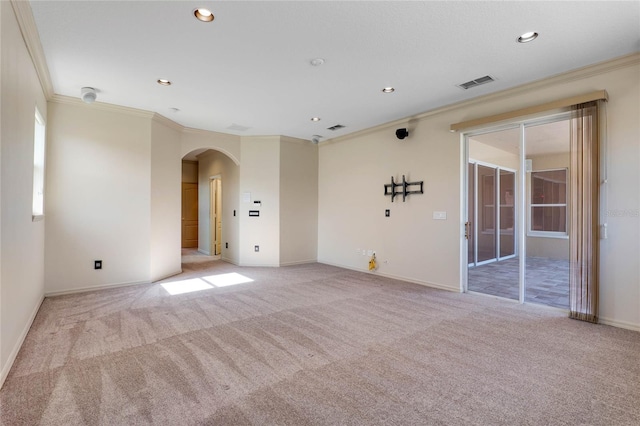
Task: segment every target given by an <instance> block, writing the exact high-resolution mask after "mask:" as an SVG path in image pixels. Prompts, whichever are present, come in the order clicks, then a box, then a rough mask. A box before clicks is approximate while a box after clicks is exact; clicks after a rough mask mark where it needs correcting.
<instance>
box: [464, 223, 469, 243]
mask: <svg viewBox="0 0 640 426" xmlns="http://www.w3.org/2000/svg"><path fill="white" fill-rule="evenodd" d="M469 235H471V222H465V223H464V238H465V239H467V240H468V239H469Z"/></svg>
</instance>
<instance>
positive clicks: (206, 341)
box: [0, 261, 640, 426]
mask: <svg viewBox="0 0 640 426" xmlns="http://www.w3.org/2000/svg"><path fill="white" fill-rule="evenodd" d="M184 269H185V273H184V274H183V275H181V276H178V277H174V278H172V279H170V280H166V281H164V282H162V283H157V284H149V285H139V286H133V287H126V288H120V289H111V290H104V291H96V292H91V293H83V294H76V295H67V296H59V297H55V298H48V299H46V300H45V302H44V304H43V306H42V308H41V310H40V312H39V313H38V316H37V318H36V320H35V323H34V325H33V327H32V329H31V331H30V332H29V335H28V336H27V339H26V342H25V344H24V346H23V348H22V350H21V352H20V354H19V355H18V358H17V360H16V362H15V364H14V367H13V369H12V371H11V373H10V375H9V377H8V379H7V381H6V383H5V386H4V387H3V389H2V390H1V391H0V410H1V411H0V419H1V422H2V424H3V425H11V426H16V425H145V424H158V425H309V424H316V425H607V426H611V425H638V424H640V357H639V356H638V354H640V333H637V332H632V331H628V330H622V329H616V328H613V327H608V326H603V325H592V324H587V323H583V322H579V321H574V320H569V319H567V318H565V316H564V315H562V314H560V313H558V312H557V311H555V310H551V309H546V308H542V307H536V306H530V305H529V306H528V305H518V304H515V303H513V302H509V301H504V300H496V299H493V298H487V297H483V296H477V295H469V294H457V293H450V292H446V291H439V290H434V289H430V288H427V287H423V286H419V285H413V284H409V283H404V282H399V281H394V280H390V279H385V278H382V277H379V276H376V275H375V274H365V273H359V272H354V271H348V270H344V269H340V268H335V267H331V266H326V265H321V264H309V265H300V266H292V267H283V268H238V267H235V266H233V265H229V264H226V263H223V262H219V261H218V262H202V263H195V264H191V265H184ZM247 279H251V280H253V281H250V282H244V283H240V282H242V281H247ZM176 283H179V284H176ZM234 283H240V284H234ZM162 284H165V285H166V287H163V286H162ZM165 288H168V289H170V290H171V291H172V292H174V293H179V291H183V290H186V289H187V288H193V289H195V288H206V289H203V290H200V291H193V292H189V293H182V294H175V295H170V293H169V292H168V291H167V290H166V289H165ZM176 289H178V291H176Z"/></svg>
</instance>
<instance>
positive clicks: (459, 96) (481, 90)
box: [31, 0, 640, 140]
mask: <svg viewBox="0 0 640 426" xmlns="http://www.w3.org/2000/svg"><path fill="white" fill-rule="evenodd" d="M31 6H32V9H33V14H34V17H35V21H36V24H37V27H38V31H39V34H40V38H41V42H42V46H43V48H44V52H45V56H46V60H47V65H48V67H49V71H50V74H51V80H52V82H53V89H54V91H55V93H57V94H60V95H67V96H73V97H79V96H80V88H81V87H83V86H91V87H95V88H97V89H98V91H99V92H98V101H99V102H106V103H111V104H117V105H123V106H127V107H133V108H139V109H143V110H149V111H154V112H157V113H159V114H161V115H164V116H166V117H168V118H170V119H171V120H174V121H176V122H178V123H180V124H182V125H184V126H187V127H192V128H198V129H205V130H213V131H218V132H224V133H230V134H236V135H287V136H292V137H298V138H302V139H311V137H312V135H315V134H317V135H321V136H323V138H324V139H323V140H326V139H327V138H333V137H337V136H341V135H344V134H347V133H352V132H355V131H358V130H362V129H366V128H370V127H373V126H376V125H379V124H383V123H387V122H390V121H394V120H397V119H401V118H404V117H410V116H412V115H415V114H419V113H421V112H425V111H428V110H431V109H434V108H438V107H441V106H444V105H448V104H452V103H455V102H458V101H463V100H465V99H470V98H473V97H477V96H479V95H483V94H487V93H492V92H495V91H500V90H504V89H507V88H510V87H514V86H518V85H521V84H524V83H527V82H531V81H534V80H538V79H541V78H544V77H548V76H552V75H556V74H559V73H562V72H565V71H568V70H572V69H577V68H580V67H583V66H586V65H590V64H593V63H597V62H601V61H604V60H607V59H611V58H615V57H619V56H622V55H625V54H629V53H633V52H637V51H639V50H640V25H639V23H640V2H637V1H625V2H613V1H602V2H590V1H587V2H583V1H580V2H565V1H554V2H538V1H531V2H484V1H461V2H434V1H428V2H418V1H404V2H387V1H374V2H369V1H355V2H343V1H341V2H329V1H297V2H292V1H289V2H274V1H255V2H248V1H217V2H211V1H199V2H194V1H190V0H187V1H120V2H118V1H103V2H102V1H32V2H31ZM196 7H208V8H209V9H210V10H211V11H212V12H213V13H214V15H215V20H214V21H213V22H211V23H202V22H199V21H197V20H196V19H195V18H194V17H193V13H192V12H193V10H194V9H195V8H196ZM527 31H537V32H538V33H540V37H538V39H537V40H535V41H533V42H530V43H526V44H519V43H516V38H517V37H518V36H519V35H520V34H522V33H524V32H527ZM314 58H323V59H324V60H325V64H324V65H322V66H319V67H313V66H311V65H310V63H309V62H310V61H311V60H312V59H314ZM485 75H491V76H493V77H494V78H495V79H496V82H494V83H489V84H486V85H482V86H478V87H475V88H472V89H469V90H467V91H464V90H462V89H460V88H458V87H456V85H457V84H460V83H463V82H466V81H469V80H473V79H476V78H478V77H482V76H485ZM159 78H166V79H169V80H171V81H172V82H173V85H172V86H170V87H163V86H160V85H158V84H157V83H156V80H157V79H159ZM386 86H393V87H395V88H396V91H395V92H394V93H390V94H385V93H382V91H381V89H382V88H383V87H386ZM595 89H601V88H595ZM171 108H178V109H179V110H180V111H179V112H174V111H172V110H171ZM314 116H319V117H321V118H322V120H321V121H320V122H317V123H314V122H311V121H310V118H311V117H314ZM335 124H342V125H344V126H346V127H345V128H344V129H342V130H338V131H330V130H327V127H330V126H333V125H335ZM234 125H240V126H245V127H248V129H247V130H245V131H239V130H232V129H229V127H230V126H234Z"/></svg>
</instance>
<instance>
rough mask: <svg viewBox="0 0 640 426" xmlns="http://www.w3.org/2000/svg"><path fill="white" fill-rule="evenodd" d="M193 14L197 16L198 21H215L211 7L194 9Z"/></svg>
mask: <svg viewBox="0 0 640 426" xmlns="http://www.w3.org/2000/svg"><path fill="white" fill-rule="evenodd" d="M193 15H194V16H195V17H196V19H197V20H198V21H202V22H211V21H213V18H214V16H213V13H211V11H210V10H209V9H204V8H202V7H200V8H198V9H196V10H194V11H193Z"/></svg>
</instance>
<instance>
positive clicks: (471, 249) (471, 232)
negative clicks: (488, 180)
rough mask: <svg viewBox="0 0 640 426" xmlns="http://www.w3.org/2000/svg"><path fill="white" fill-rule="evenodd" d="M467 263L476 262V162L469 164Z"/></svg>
mask: <svg viewBox="0 0 640 426" xmlns="http://www.w3.org/2000/svg"><path fill="white" fill-rule="evenodd" d="M467 178H468V181H467V182H468V184H467V195H468V201H467V222H469V226H467V232H468V234H467V263H468V264H469V265H473V264H475V263H476V256H475V253H476V250H475V247H476V239H475V229H476V224H475V211H476V191H475V188H476V168H475V164H474V163H469V164H468V166H467Z"/></svg>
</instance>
